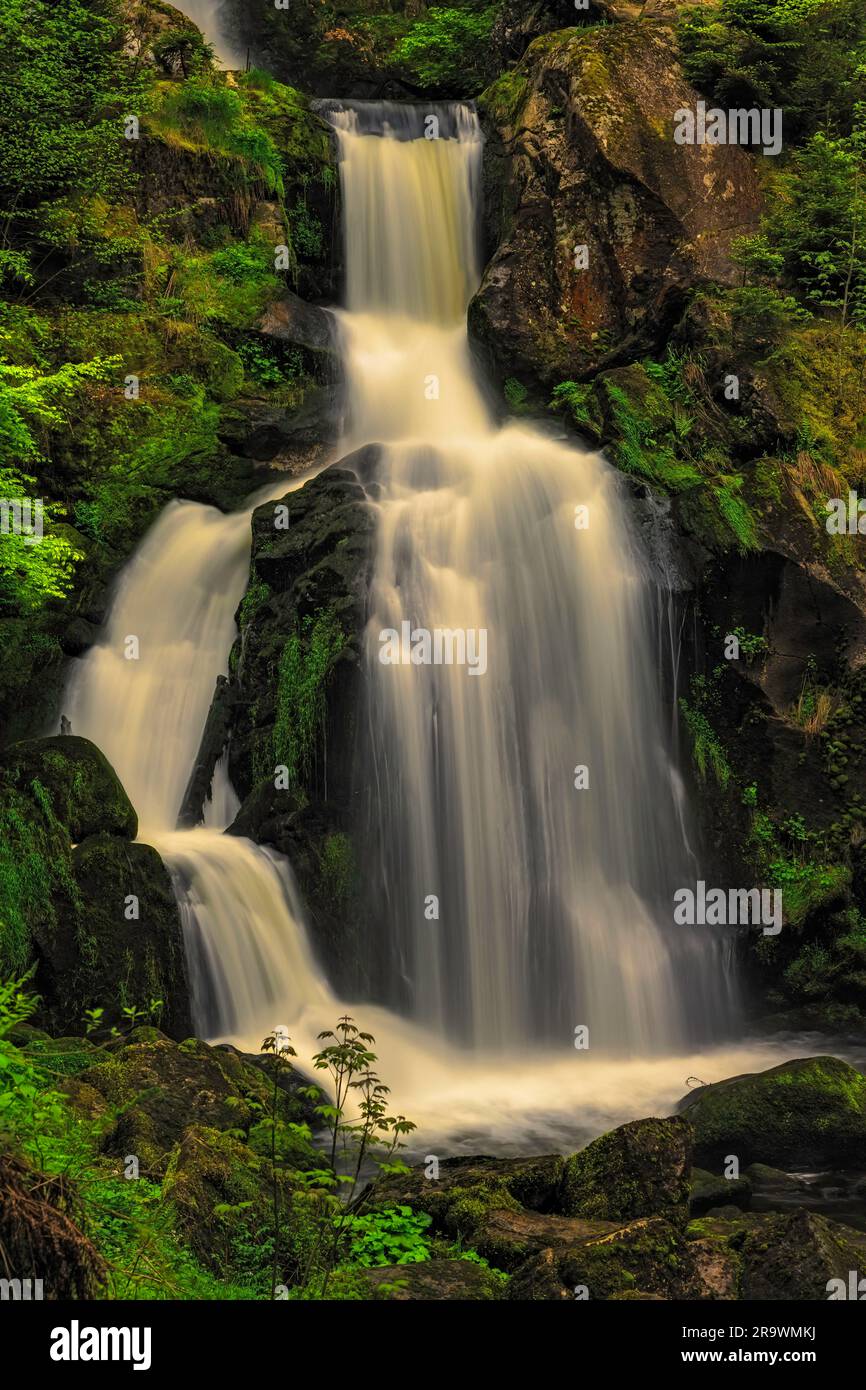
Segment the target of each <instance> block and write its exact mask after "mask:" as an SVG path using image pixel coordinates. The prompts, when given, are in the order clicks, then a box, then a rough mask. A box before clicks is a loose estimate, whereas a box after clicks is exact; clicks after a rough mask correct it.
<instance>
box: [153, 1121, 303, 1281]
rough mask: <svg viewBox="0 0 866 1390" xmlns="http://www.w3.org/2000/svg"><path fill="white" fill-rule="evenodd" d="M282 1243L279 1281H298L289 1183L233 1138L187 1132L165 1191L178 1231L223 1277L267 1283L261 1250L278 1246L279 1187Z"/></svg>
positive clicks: (201, 1128) (192, 1128)
mask: <svg viewBox="0 0 866 1390" xmlns="http://www.w3.org/2000/svg"><path fill="white" fill-rule="evenodd" d="M275 1185H276V1193H277V1202H278V1211H279V1213H280V1214H281V1217H280V1223H279V1225H280V1240H279V1244H278V1247H277V1250H276V1252H275V1255H274V1259H275V1262H276V1266H277V1271H278V1274H279V1276H280V1277H281V1278H286V1277H292V1276H293V1275H294V1274H295V1269H294V1258H295V1245H294V1241H293V1237H295V1236H296V1235H297V1230H296V1222H295V1223H292V1224H291V1225H290V1222H291V1215H290V1214H291V1212H292V1207H293V1202H294V1189H293V1185H292V1183H291V1181H290V1179H289V1178H288V1177H287V1176H286V1175H285V1174H284V1173H281V1172H279V1171H277V1173H276V1175H274V1174H273V1173H272V1171H271V1167H270V1165H269V1164H268V1163H267V1162H265V1160H263V1159H261V1158H259V1157H258V1155H257V1154H256V1153H254V1152H253V1151H252V1150H251V1149H250V1148H249V1146H248V1145H247V1144H244V1143H243V1142H241V1140H240V1139H238V1138H237V1137H236V1136H234V1135H232V1134H227V1133H225V1132H223V1131H221V1130H218V1129H214V1128H209V1127H208V1126H206V1125H203V1124H190V1125H189V1126H188V1127H187V1128H186V1129H185V1130H184V1133H183V1137H182V1138H181V1140H180V1142H179V1143H178V1145H177V1146H176V1148H175V1149H174V1151H173V1152H172V1155H171V1160H170V1163H169V1165H168V1168H167V1171H166V1174H165V1178H164V1182H163V1191H164V1194H165V1197H166V1199H167V1201H168V1202H170V1203H171V1207H172V1209H173V1212H174V1215H175V1220H176V1223H177V1228H178V1230H179V1232H180V1234H181V1235H182V1237H183V1238H184V1240H185V1241H186V1242H187V1243H188V1245H189V1247H190V1249H191V1250H192V1251H193V1252H194V1253H195V1255H196V1256H197V1257H198V1258H199V1259H200V1260H201V1261H202V1263H203V1264H204V1265H205V1266H207V1267H208V1268H210V1269H213V1270H214V1272H215V1273H218V1274H221V1275H222V1276H223V1277H225V1275H226V1274H229V1275H231V1276H232V1277H234V1278H239V1277H240V1278H243V1277H244V1276H246V1277H250V1275H251V1274H253V1273H254V1272H257V1274H258V1277H259V1278H260V1279H263V1287H262V1289H261V1292H262V1294H263V1295H266V1294H267V1293H268V1292H269V1289H268V1286H267V1282H266V1281H267V1274H266V1273H265V1274H264V1276H263V1270H262V1266H263V1263H264V1262H263V1261H262V1259H261V1247H262V1244H263V1243H264V1242H270V1243H273V1236H274V1186H275Z"/></svg>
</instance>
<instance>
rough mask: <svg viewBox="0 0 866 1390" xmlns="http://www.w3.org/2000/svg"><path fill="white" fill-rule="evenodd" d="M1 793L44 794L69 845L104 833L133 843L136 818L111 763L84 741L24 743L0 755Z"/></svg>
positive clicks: (71, 738) (60, 738)
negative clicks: (39, 789)
mask: <svg viewBox="0 0 866 1390" xmlns="http://www.w3.org/2000/svg"><path fill="white" fill-rule="evenodd" d="M0 779H2V784H3V786H4V787H14V788H15V790H16V791H32V788H33V784H34V782H37V783H39V785H40V786H42V787H43V788H44V789H45V793H46V796H47V800H48V804H49V805H50V807H51V810H52V812H53V814H54V816H55V817H56V818H57V820H58V821H60V823H61V824H62V825H63V826H65V828H66V830H67V831H68V832H69V838H70V840H71V841H72V842H73V844H77V842H78V841H79V840H84V839H86V838H87V836H88V835H96V834H98V833H99V832H100V831H104V832H105V833H106V834H109V835H120V836H122V837H123V838H124V839H127V840H134V839H135V837H136V835H137V833H138V817H137V816H136V814H135V810H134V809H133V806H132V802H131V801H130V799H129V797H128V796H127V795H126V792H125V791H124V789H123V785H122V783H121V781H120V778H119V777H118V776H117V773H116V772H115V771H114V768H113V767H112V766H111V763H110V762H109V761H108V759H107V758H106V756H105V754H104V753H102V752H101V751H100V750H99V749H98V748H97V746H96V744H95V743H91V742H90V740H89V739H87V738H78V737H77V736H76V735H74V734H70V735H65V736H57V737H53V738H33V739H26V740H24V742H22V743H13V744H11V745H10V746H9V747H8V748H5V749H3V751H2V753H0Z"/></svg>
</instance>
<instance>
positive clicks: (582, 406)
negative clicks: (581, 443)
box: [550, 381, 600, 429]
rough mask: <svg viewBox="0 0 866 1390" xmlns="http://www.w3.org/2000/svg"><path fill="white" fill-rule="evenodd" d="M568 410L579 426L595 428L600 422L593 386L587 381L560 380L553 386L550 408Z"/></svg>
mask: <svg viewBox="0 0 866 1390" xmlns="http://www.w3.org/2000/svg"><path fill="white" fill-rule="evenodd" d="M563 407H565V409H566V410H567V411H568V412H569V414H570V415H571V418H572V420H573V421H574V423H575V424H576V425H577V426H578V427H579V428H581V427H582V428H584V429H595V428H596V427H597V426H598V425H599V423H600V415H599V411H598V405H597V402H596V396H595V387H594V385H593V383H592V382H589V381H561V382H560V383H559V385H558V386H554V388H553V395H552V396H551V398H550V409H551V410H560V409H562V408H563Z"/></svg>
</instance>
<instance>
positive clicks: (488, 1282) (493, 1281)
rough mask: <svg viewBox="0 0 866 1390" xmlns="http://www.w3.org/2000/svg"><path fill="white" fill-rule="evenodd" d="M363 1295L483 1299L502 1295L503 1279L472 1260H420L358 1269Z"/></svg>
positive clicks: (395, 1298) (392, 1298)
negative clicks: (416, 1262) (363, 1290)
mask: <svg viewBox="0 0 866 1390" xmlns="http://www.w3.org/2000/svg"><path fill="white" fill-rule="evenodd" d="M360 1277H361V1281H362V1285H363V1288H364V1289H365V1296H366V1297H367V1298H373V1299H387V1300H389V1301H392V1302H398V1303H399V1302H406V1303H409V1302H419V1301H420V1302H427V1301H430V1300H435V1301H436V1302H443V1301H445V1302H451V1301H452V1300H454V1299H459V1300H461V1301H463V1302H483V1303H488V1302H490V1301H491V1300H494V1299H499V1298H504V1297H505V1289H506V1285H505V1282H504V1280H503V1279H502V1278H501V1277H500V1276H497V1275H496V1274H495V1273H493V1272H492V1271H491V1270H489V1269H485V1268H484V1266H483V1265H480V1264H477V1263H476V1262H475V1261H473V1260H424V1261H422V1262H421V1263H420V1264H409V1265H382V1266H379V1267H378V1268H376V1269H365V1270H363V1271H362V1272H361V1276H360Z"/></svg>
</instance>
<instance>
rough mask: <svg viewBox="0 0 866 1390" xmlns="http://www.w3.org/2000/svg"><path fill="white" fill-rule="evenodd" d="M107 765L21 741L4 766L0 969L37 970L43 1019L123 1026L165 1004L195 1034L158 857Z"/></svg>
mask: <svg viewBox="0 0 866 1390" xmlns="http://www.w3.org/2000/svg"><path fill="white" fill-rule="evenodd" d="M137 828H138V818H137V816H136V813H135V810H134V809H133V807H132V804H131V803H130V800H129V797H128V796H127V795H126V792H125V791H124V789H123V787H122V785H121V783H120V780H119V778H118V777H117V774H116V773H115V772H114V769H113V768H112V767H111V764H110V763H109V762H108V760H107V758H106V757H105V756H104V754H103V753H101V752H100V750H99V749H98V748H97V747H96V745H95V744H93V743H91V742H90V741H89V740H88V739H86V738H78V737H77V736H75V735H64V736H59V737H54V738H41V739H28V740H26V741H25V742H22V743H16V744H12V745H10V746H9V747H8V748H6V749H4V750H3V753H2V755H0V968H2V970H3V971H4V972H5V973H7V974H20V973H23V972H24V971H25V970H27V969H29V968H30V967H31V966H33V965H35V966H36V976H35V984H36V988H37V990H38V992H39V995H40V998H41V1002H40V1020H41V1021H42V1022H44V1023H46V1024H47V1025H48V1026H49V1027H50V1028H51V1029H52V1030H53V1031H66V1030H74V1029H76V1028H79V1027H80V1026H81V1023H82V1019H83V1016H84V1013H85V1011H86V1010H90V1009H95V1008H99V1009H102V1010H103V1022H104V1023H105V1024H114V1023H120V1022H121V1020H122V1018H123V1013H122V1010H123V1008H124V1007H128V1006H134V1007H136V1008H139V1009H141V1008H143V1009H148V1008H149V1007H150V1005H151V1004H152V1003H153V1002H154V1001H156V1000H161V1001H162V1003H161V1006H160V1009H161V1018H162V1021H163V1023H164V1025H165V1027H166V1028H167V1029H168V1030H169V1031H170V1032H172V1033H175V1034H177V1035H179V1036H181V1037H184V1036H185V1035H186V1034H188V1033H189V1031H190V1014H189V993H188V989H187V982H186V972H185V968H184V957H183V933H182V928H181V922H180V915H179V912H178V909H177V904H176V901H175V898H174V894H173V892H172V889H171V883H170V880H169V877H168V873H167V871H166V869H165V867H164V865H163V863H162V860H161V859H160V857H159V855H158V854H157V852H156V850H154V849H151V848H150V847H149V846H147V845H142V844H138V843H137V842H134V836H135V834H136V832H137Z"/></svg>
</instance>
